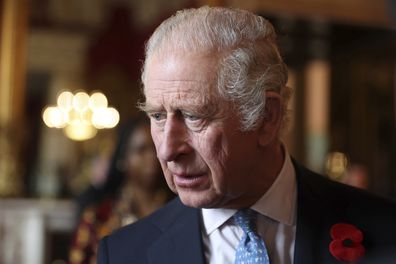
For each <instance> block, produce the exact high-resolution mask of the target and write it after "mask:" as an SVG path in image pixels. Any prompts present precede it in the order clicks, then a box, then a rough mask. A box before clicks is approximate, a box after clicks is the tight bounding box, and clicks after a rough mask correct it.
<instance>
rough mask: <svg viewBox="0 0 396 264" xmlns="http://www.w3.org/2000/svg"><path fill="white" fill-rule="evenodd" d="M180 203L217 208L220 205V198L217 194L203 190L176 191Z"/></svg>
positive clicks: (196, 206)
mask: <svg viewBox="0 0 396 264" xmlns="http://www.w3.org/2000/svg"><path fill="white" fill-rule="evenodd" d="M178 194H179V198H180V200H181V201H182V203H183V204H184V205H186V206H189V207H195V208H218V207H221V203H220V201H221V199H220V198H219V197H218V196H215V195H213V194H212V195H211V194H208V193H205V192H199V193H195V192H188V193H186V192H183V191H182V192H180V191H179V192H178Z"/></svg>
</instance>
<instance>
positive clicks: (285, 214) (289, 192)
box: [201, 150, 297, 235]
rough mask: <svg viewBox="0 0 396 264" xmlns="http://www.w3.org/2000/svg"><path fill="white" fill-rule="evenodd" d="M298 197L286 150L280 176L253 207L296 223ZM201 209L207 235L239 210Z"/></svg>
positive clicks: (274, 218)
mask: <svg viewBox="0 0 396 264" xmlns="http://www.w3.org/2000/svg"><path fill="white" fill-rule="evenodd" d="M296 197H297V188H296V177H295V170H294V166H293V163H292V161H291V158H290V155H289V153H288V152H287V150H285V161H284V162H283V166H282V169H281V171H280V173H279V175H278V177H277V178H276V180H275V181H274V183H273V184H272V185H271V187H270V188H269V189H268V191H267V192H266V193H265V194H264V195H263V196H262V197H261V198H260V199H259V200H258V201H257V202H256V203H255V204H254V205H253V206H251V208H252V209H253V210H255V211H257V212H259V213H260V214H262V215H265V216H267V217H269V218H271V219H273V220H275V221H277V222H280V223H282V224H285V225H294V224H295V218H296V217H295V208H296ZM201 210H202V220H203V226H204V229H205V231H206V234H207V235H209V234H210V233H212V232H213V231H214V230H216V229H217V228H219V227H220V226H221V225H223V224H224V223H225V222H226V221H227V220H228V219H230V218H231V217H232V216H233V215H234V214H235V212H236V211H237V210H235V209H224V208H210V209H207V208H202V209H201Z"/></svg>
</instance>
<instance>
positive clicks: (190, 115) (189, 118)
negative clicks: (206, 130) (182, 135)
mask: <svg viewBox="0 0 396 264" xmlns="http://www.w3.org/2000/svg"><path fill="white" fill-rule="evenodd" d="M183 116H184V118H185V119H187V120H188V121H192V122H194V121H198V120H200V119H201V118H200V117H199V116H196V115H192V114H183Z"/></svg>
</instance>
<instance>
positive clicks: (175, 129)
mask: <svg viewBox="0 0 396 264" xmlns="http://www.w3.org/2000/svg"><path fill="white" fill-rule="evenodd" d="M190 151H191V146H190V145H189V143H188V131H187V127H186V126H185V124H184V122H183V121H182V120H180V119H178V118H177V117H175V116H173V117H168V119H167V120H166V123H165V127H164V130H163V134H162V141H161V145H160V148H159V151H158V155H159V158H160V159H162V160H164V161H167V162H170V161H175V160H177V159H178V158H179V157H180V156H182V155H185V154H188V153H189V152H190Z"/></svg>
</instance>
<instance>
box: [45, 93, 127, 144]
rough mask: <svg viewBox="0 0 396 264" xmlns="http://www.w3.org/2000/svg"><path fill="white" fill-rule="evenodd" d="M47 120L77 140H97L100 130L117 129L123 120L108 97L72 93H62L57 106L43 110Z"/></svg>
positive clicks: (99, 94)
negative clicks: (94, 138)
mask: <svg viewBox="0 0 396 264" xmlns="http://www.w3.org/2000/svg"><path fill="white" fill-rule="evenodd" d="M43 121H44V123H45V124H46V125H47V126H48V127H50V128H63V130H64V132H65V134H66V136H67V137H69V138H70V139H73V140H78V141H81V140H87V139H90V138H93V137H94V136H95V135H96V133H97V129H106V128H107V129H109V128H113V127H115V126H116V125H117V124H118V122H119V121H120V115H119V113H118V111H117V110H116V109H115V108H113V107H108V101H107V98H106V96H105V95H104V94H103V93H101V92H95V93H93V94H91V96H89V95H88V94H87V93H85V92H77V93H76V94H74V95H73V93H71V92H70V91H64V92H62V93H60V94H59V96H58V99H57V105H56V106H48V107H46V108H45V110H44V111H43Z"/></svg>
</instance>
